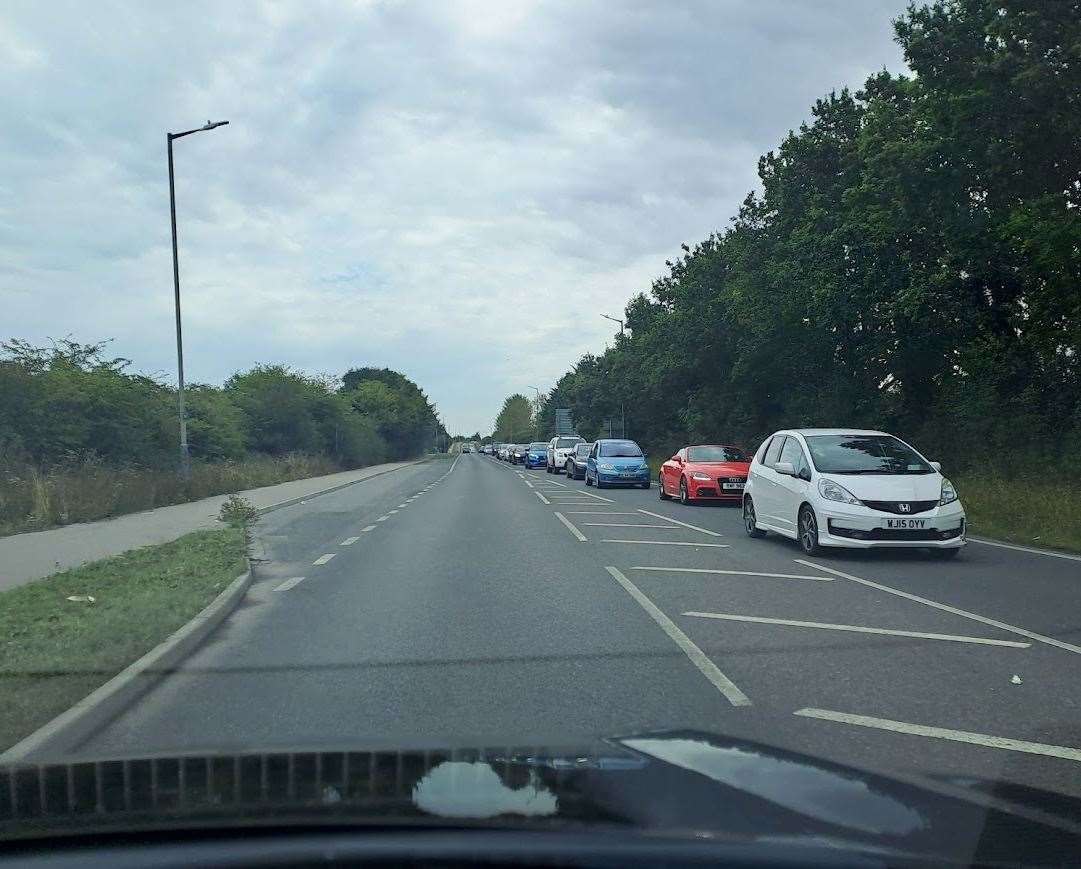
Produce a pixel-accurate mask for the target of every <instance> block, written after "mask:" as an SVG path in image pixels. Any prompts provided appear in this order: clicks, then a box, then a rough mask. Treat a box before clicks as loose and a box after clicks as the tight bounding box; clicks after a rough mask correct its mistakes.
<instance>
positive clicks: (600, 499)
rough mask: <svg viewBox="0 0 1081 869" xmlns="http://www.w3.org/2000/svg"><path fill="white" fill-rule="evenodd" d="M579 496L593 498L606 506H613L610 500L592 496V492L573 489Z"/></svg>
mask: <svg viewBox="0 0 1081 869" xmlns="http://www.w3.org/2000/svg"><path fill="white" fill-rule="evenodd" d="M575 491H576V492H577V493H578V494H579V495H587V496H588V497H590V498H595V499H596V500H598V501H604V502H605V503H606V504H614V503H615V501H613V500H612V499H611V498H602V497H601V496H600V495H594V494H593V493H592V492H587V491H586V490H585V489H575Z"/></svg>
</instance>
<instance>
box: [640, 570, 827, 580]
mask: <svg viewBox="0 0 1081 869" xmlns="http://www.w3.org/2000/svg"><path fill="white" fill-rule="evenodd" d="M631 570H654V571H657V572H658V573H720V574H723V575H725V576H768V577H771V578H773V579H810V580H814V581H815V582H835V581H836V580H834V578H833V577H832V576H807V575H804V574H800V573H762V572H760V571H757V570H714V569H713V568H711V567H632V568H631Z"/></svg>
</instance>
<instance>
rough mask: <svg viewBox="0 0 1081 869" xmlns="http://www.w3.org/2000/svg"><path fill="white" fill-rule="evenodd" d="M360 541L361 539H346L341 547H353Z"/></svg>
mask: <svg viewBox="0 0 1081 869" xmlns="http://www.w3.org/2000/svg"><path fill="white" fill-rule="evenodd" d="M358 540H360V538H359V537H346V538H345V540H343V541H342V544H341V545H342V546H352V545H353V544H354V543H356V542H357V541H358Z"/></svg>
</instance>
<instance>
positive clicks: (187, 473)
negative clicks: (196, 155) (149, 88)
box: [165, 121, 229, 480]
mask: <svg viewBox="0 0 1081 869" xmlns="http://www.w3.org/2000/svg"><path fill="white" fill-rule="evenodd" d="M228 123H229V122H228V121H215V122H213V123H211V122H210V121H207V122H206V124H205V125H204V126H202V127H196V128H195V129H194V130H185V131H184V132H183V133H166V134H165V142H166V149H167V151H168V152H169V220H170V221H171V223H172V227H173V301H174V303H175V306H176V372H177V385H178V389H177V393H176V395H177V398H176V411H177V415H178V416H179V417H180V475H181V476H182V477H183V478H184V479H185V480H187V479H188V478H190V477H191V456H190V454H189V453H188V422H187V420H186V419H185V416H184V341H183V338H182V337H181V330H180V263H179V261H178V260H177V253H176V185H175V184H174V182H173V139H182V138H184V136H190V135H191V134H192V133H201V132H203V131H204V130H213V129H214V128H215V127H224V126H225V125H226V124H228Z"/></svg>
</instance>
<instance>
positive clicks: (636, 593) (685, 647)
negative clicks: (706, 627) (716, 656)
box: [605, 567, 751, 706]
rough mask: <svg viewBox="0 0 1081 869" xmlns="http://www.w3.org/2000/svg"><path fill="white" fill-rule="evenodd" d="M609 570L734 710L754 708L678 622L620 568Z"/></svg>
mask: <svg viewBox="0 0 1081 869" xmlns="http://www.w3.org/2000/svg"><path fill="white" fill-rule="evenodd" d="M605 570H607V571H608V572H609V573H610V574H612V577H613V578H614V579H615V581H616V582H618V583H619V584H620V585H621V586H623V588H624V590H625V591H626V592H627V594H629V595H630V596H631V597H633V598H634V599H635V601H637V603H638V605H639V606H640V607H642V609H644V610H645V611H646V612H647V613H649V615H650V617H651V618H652V619H653V621H655V622H656V623H657V624H658V625H659V626H660V628H661V630H662V631H664V632H665V633H666V634H668V637H669V639H671V640H672V642H674V643H675V644H676V645H677V646H679V648H680V650H681V651H682V652H683V654H685V655H686V656H687V657H688V658H690V660H691V663H692V664H694V665H695V666H696V667H697V668H698V670H699V672H700V673H701V674H702V675H703V676H705V677H706V678H707V679H709V681H710V682H711V683H712V684H713V686H714V687H715V688H716V689H717V690H718V691H720V692H721V693H722V694H723V695H724V696H725V698H726V699H727V700H728V702H729V703H731V704H732V705H733V706H750V705H751V701H750V698H748V697H747V695H746V694H744V693H743V692H742V691H740V690H739V688H738V687H736V684H735V683H734V682H733V681H732V680H731V679H729V678H728V677H727V676H726V675H724V673H722V672H721V671H720V669H719V668H718V667H717V665H716V664H714V663H713V662H712V661H711V660H710V659H709V658H707V657H706V654H705V652H703V651H702V650H701V649H700V648H698V646H696V645H695V644H694V643H693V642H692V641H691V638H690V637H688V636H687V635H686V634H685V633H683V631H681V630H680V629H679V627H678V626H677V625H676V623H675V622H673V621H672V620H671V619H670V618H668V616H666V615H665V614H664V613H663V612H661V611H660V609H658V608H657V606H656V604H654V603H653V601H651V600H650V599H649V598H648V597H646V596H645V595H644V594H643V593H642V592H641V590H639V588H638V586H636V585H635V584H634V583H633V582H631V581H630V580H629V579H627V577H626V576H624V575H623V573H622V572H621V571H620V570H619V569H618V568H615V567H605Z"/></svg>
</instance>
